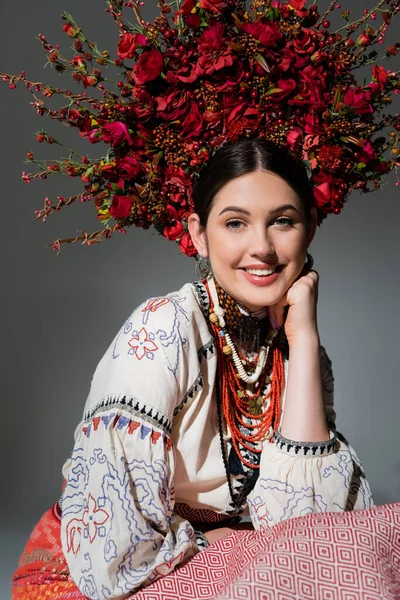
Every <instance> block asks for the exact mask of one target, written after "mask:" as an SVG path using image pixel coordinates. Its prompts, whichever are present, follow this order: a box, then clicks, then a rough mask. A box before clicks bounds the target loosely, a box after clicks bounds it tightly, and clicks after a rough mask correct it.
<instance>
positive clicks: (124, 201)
mask: <svg viewBox="0 0 400 600" xmlns="http://www.w3.org/2000/svg"><path fill="white" fill-rule="evenodd" d="M131 209H132V198H129V197H128V196H114V198H113V200H112V204H111V206H110V214H111V216H112V217H114V219H124V218H126V217H129V215H130V214H131Z"/></svg>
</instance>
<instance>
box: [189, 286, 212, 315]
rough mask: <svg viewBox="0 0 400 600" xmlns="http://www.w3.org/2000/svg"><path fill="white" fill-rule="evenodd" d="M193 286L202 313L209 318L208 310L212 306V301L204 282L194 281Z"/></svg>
mask: <svg viewBox="0 0 400 600" xmlns="http://www.w3.org/2000/svg"><path fill="white" fill-rule="evenodd" d="M192 285H193V287H194V289H195V291H196V294H197V299H198V301H199V304H200V308H201V311H202V313H203V315H204V316H205V318H206V319H207V317H208V309H209V306H210V300H209V298H208V294H207V290H206V288H205V286H204V284H203V282H202V281H193V282H192Z"/></svg>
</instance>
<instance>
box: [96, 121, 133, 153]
mask: <svg viewBox="0 0 400 600" xmlns="http://www.w3.org/2000/svg"><path fill="white" fill-rule="evenodd" d="M103 140H104V141H105V142H106V144H108V143H111V145H112V146H113V147H114V146H120V145H121V144H123V143H124V142H125V141H126V142H128V144H130V145H132V144H133V140H132V138H131V136H130V133H129V131H128V127H127V125H126V124H125V123H123V122H122V121H113V122H112V123H107V125H104V127H103Z"/></svg>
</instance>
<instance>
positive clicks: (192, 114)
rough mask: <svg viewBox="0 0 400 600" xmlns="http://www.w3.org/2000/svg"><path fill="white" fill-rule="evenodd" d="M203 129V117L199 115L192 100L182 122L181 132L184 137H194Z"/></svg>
mask: <svg viewBox="0 0 400 600" xmlns="http://www.w3.org/2000/svg"><path fill="white" fill-rule="evenodd" d="M202 129H203V117H202V116H201V114H200V112H199V109H198V108H197V104H195V103H194V102H192V104H191V106H190V110H189V113H188V115H187V116H186V118H185V120H184V121H183V123H182V133H183V135H184V137H195V136H196V135H199V134H200V133H201V131H202Z"/></svg>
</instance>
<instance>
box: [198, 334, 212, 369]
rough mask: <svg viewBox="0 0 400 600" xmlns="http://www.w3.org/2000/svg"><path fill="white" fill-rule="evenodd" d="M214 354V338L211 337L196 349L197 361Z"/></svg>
mask: <svg viewBox="0 0 400 600" xmlns="http://www.w3.org/2000/svg"><path fill="white" fill-rule="evenodd" d="M214 354H215V345H214V340H213V339H211V340H210V341H209V342H207V344H204V346H202V347H201V348H200V349H199V350H198V351H197V356H198V359H199V363H200V364H201V363H203V362H204V361H205V360H208V359H209V358H210V357H211V356H214Z"/></svg>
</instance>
